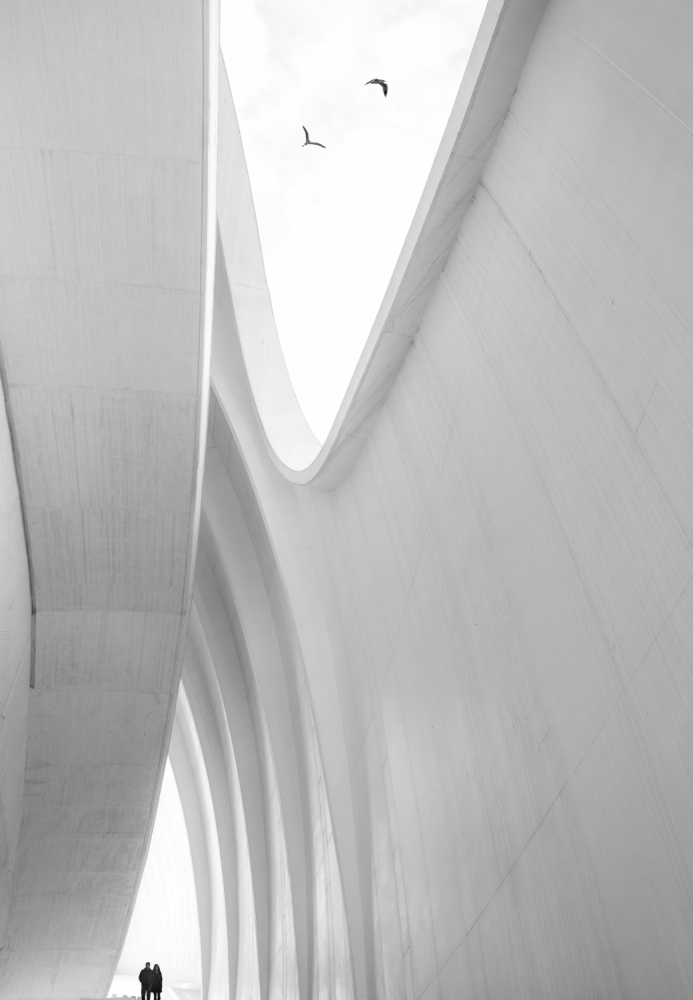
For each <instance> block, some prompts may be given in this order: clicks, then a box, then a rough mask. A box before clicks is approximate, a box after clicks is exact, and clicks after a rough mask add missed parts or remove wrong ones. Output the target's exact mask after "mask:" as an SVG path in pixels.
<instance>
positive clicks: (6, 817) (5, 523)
mask: <svg viewBox="0 0 693 1000" xmlns="http://www.w3.org/2000/svg"><path fill="white" fill-rule="evenodd" d="M3 396H4V393H3ZM30 670H31V588H30V583H29V563H28V560H27V555H26V545H25V538H24V525H23V523H22V508H21V503H20V499H19V489H18V486H17V476H16V473H15V466H14V458H13V454H12V440H11V434H10V427H9V424H8V422H7V414H6V410H5V406H4V401H3V400H0V941H4V939H5V935H6V933H7V921H8V918H9V907H10V896H11V891H12V876H13V873H14V869H15V864H16V861H17V843H18V840H19V824H20V819H21V815H22V794H23V791H24V766H25V762H26V742H27V715H28V707H29V675H30Z"/></svg>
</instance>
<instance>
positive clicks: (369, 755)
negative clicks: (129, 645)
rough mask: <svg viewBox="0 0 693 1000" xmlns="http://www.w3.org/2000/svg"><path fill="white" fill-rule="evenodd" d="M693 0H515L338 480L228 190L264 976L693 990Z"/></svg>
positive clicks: (203, 616) (273, 984)
mask: <svg viewBox="0 0 693 1000" xmlns="http://www.w3.org/2000/svg"><path fill="white" fill-rule="evenodd" d="M692 17H693V15H692V14H691V11H690V9H689V7H688V5H686V4H684V3H682V2H679V0H671V2H668V3H666V4H664V5H659V6H658V8H657V10H656V12H655V11H654V10H653V9H652V8H651V6H650V5H649V4H647V3H645V2H642V3H640V2H638V3H636V4H633V3H628V4H626V3H624V2H621V0H610V2H609V3H606V4H604V3H600V4H597V3H593V2H591V0H552V2H551V3H550V4H549V5H548V8H547V9H546V11H545V12H544V8H543V7H542V5H539V4H531V3H529V4H526V5H525V4H523V3H522V0H510V2H508V3H506V4H502V5H499V6H498V7H496V6H495V5H493V6H492V7H491V9H490V10H489V12H488V15H487V19H486V22H485V29H486V34H484V29H482V36H481V40H480V45H481V46H482V50H481V51H479V52H477V58H476V61H475V62H474V63H473V65H474V66H475V70H476V71H477V72H479V73H480V76H479V78H478V80H475V81H468V82H467V83H466V84H465V87H466V93H467V94H468V99H469V101H470V102H471V103H472V104H474V102H478V101H481V100H482V99H485V98H487V99H488V101H489V105H488V107H489V108H491V107H493V100H492V98H493V96H494V94H495V95H496V96H497V97H498V98H499V101H500V103H497V104H496V105H495V108H496V111H497V112H498V111H499V109H500V112H499V117H494V115H493V114H491V115H490V117H487V118H486V119H485V121H486V124H488V123H489V122H492V121H494V120H495V125H494V126H493V128H492V130H491V132H487V133H485V135H486V137H487V139H488V140H489V141H488V143H487V146H485V147H484V155H483V157H481V158H480V159H481V160H483V162H481V163H480V165H479V164H477V165H476V167H475V169H477V170H478V174H477V177H478V183H477V182H476V181H474V183H473V186H472V190H471V192H470V190H469V183H470V180H469V176H468V175H466V174H465V171H464V170H463V169H460V170H459V171H457V172H456V171H454V170H453V171H452V172H451V173H448V174H447V175H446V174H445V171H444V170H443V176H446V177H447V182H446V183H445V184H443V185H442V186H440V187H439V188H436V192H434V193H433V200H432V202H431V206H430V210H429V211H428V214H427V215H426V219H427V220H431V219H432V218H434V217H435V213H436V208H440V204H441V202H440V199H443V203H448V204H453V205H458V206H459V205H463V210H462V211H461V213H460V216H459V218H453V217H452V216H450V214H449V213H445V212H441V214H440V215H439V217H438V222H437V223H436V225H437V226H438V227H439V228H438V229H436V227H435V226H434V228H433V230H432V231H431V233H430V239H431V240H432V241H433V242H435V241H436V239H440V241H441V244H440V245H441V246H442V247H444V250H441V253H444V259H443V260H439V259H437V260H436V264H435V267H434V268H433V271H432V272H431V278H430V283H429V286H427V288H426V294H425V296H424V299H425V301H424V302H423V305H422V306H421V321H420V323H419V324H418V325H417V330H416V335H415V337H413V341H412V344H411V347H410V349H409V350H408V352H406V357H404V360H403V363H402V364H401V367H400V368H399V370H398V374H397V377H396V378H392V377H391V376H392V373H391V372H389V373H388V374H387V375H386V376H384V377H385V381H386V383H387V386H388V387H389V388H387V391H386V392H385V391H383V393H382V394H380V395H378V392H379V391H380V390H378V392H376V397H377V401H376V402H375V403H373V399H374V397H373V396H372V395H370V394H369V393H368V392H366V393H365V395H364V396H363V397H359V392H360V391H361V390H360V389H359V388H357V390H356V393H355V396H354V402H353V404H352V405H353V406H354V407H355V409H354V410H353V415H354V419H356V420H357V419H358V414H359V413H361V414H362V415H363V414H364V413H366V411H368V413H369V416H368V420H370V421H372V423H371V424H370V428H369V429H368V420H366V421H365V422H364V423H363V424H362V425H361V426H362V428H363V433H362V434H361V440H360V441H359V442H358V444H359V448H360V450H357V449H353V450H352V452H351V458H352V459H353V464H352V465H351V467H350V468H349V467H348V465H347V464H346V463H344V464H340V466H339V469H338V470H337V472H334V470H333V473H331V474H330V476H329V477H325V476H323V475H322V473H321V474H320V476H319V477H318V478H317V479H316V480H315V482H314V484H313V485H307V484H306V485H299V484H297V483H292V482H291V481H290V477H289V478H287V476H285V475H283V473H282V470H281V463H277V461H276V456H273V455H272V454H271V453H270V451H269V450H268V447H267V437H270V439H271V434H270V432H269V430H268V425H267V422H265V427H264V431H263V428H262V426H261V424H260V421H259V420H258V414H257V409H256V401H254V400H253V397H252V393H251V389H250V383H252V382H253V373H252V371H251V372H250V383H249V382H248V381H247V380H246V376H245V368H244V352H245V354H246V355H247V343H248V342H250V341H252V338H253V336H254V335H257V336H258V337H259V338H260V340H261V341H262V340H263V338H264V337H265V334H266V331H267V327H266V325H264V324H265V319H263V312H262V310H261V309H257V310H256V309H255V308H254V307H253V306H252V303H250V300H249V296H248V295H245V294H241V296H240V298H239V297H238V295H239V293H238V289H237V288H236V287H234V286H235V282H234V275H233V268H234V266H235V264H234V254H235V252H236V251H235V249H234V245H233V243H232V242H229V238H228V233H230V232H231V218H232V217H229V218H228V219H227V220H225V219H224V218H223V217H222V216H220V233H221V248H222V254H223V256H221V255H220V258H221V259H222V260H223V265H222V264H220V266H219V268H218V278H217V312H216V319H215V334H214V345H213V364H212V385H213V390H214V398H213V402H212V408H211V414H210V420H211V422H210V450H209V454H208V461H207V474H206V480H205V488H204V496H203V527H202V532H201V553H203V554H204V557H203V556H202V555H201V559H200V563H199V567H200V573H202V572H203V567H204V566H205V565H206V566H207V568H206V569H205V570H204V574H205V576H204V581H205V582H204V588H203V584H202V581H203V577H202V576H200V577H198V581H197V587H198V590H197V591H196V602H197V601H198V595H199V600H200V604H199V607H200V609H201V610H200V613H199V620H200V624H201V627H202V632H203V634H204V636H206V637H207V641H208V642H209V643H210V644H212V643H216V644H217V653H216V654H215V656H213V657H212V660H211V662H212V663H213V666H214V673H215V675H216V677H217V683H218V684H219V686H220V687H221V686H222V684H224V683H230V680H229V679H230V678H232V677H233V678H235V681H234V683H236V684H237V685H238V687H237V691H238V693H239V696H240V700H239V701H237V702H236V705H237V707H238V706H241V705H243V706H244V708H243V710H242V711H241V710H240V708H239V710H238V713H237V715H236V716H235V717H234V715H233V713H231V712H229V711H228V710H227V711H226V719H225V721H224V723H223V726H221V728H219V724H218V723H217V724H216V725H217V729H218V731H219V732H222V731H223V732H224V733H225V734H226V735H225V738H228V739H230V743H231V746H232V747H233V751H234V754H235V756H236V761H237V766H238V774H239V776H240V774H241V769H240V764H239V763H238V762H239V761H240V759H241V755H242V756H243V759H244V761H245V763H244V767H247V768H248V772H247V773H248V776H250V775H252V774H254V775H255V776H256V778H255V779H254V780H253V779H252V778H251V779H250V781H249V782H248V780H247V779H246V782H245V788H246V789H247V790H248V791H247V792H244V791H243V789H244V779H243V777H242V776H240V777H239V785H240V788H241V793H242V795H243V814H242V818H243V820H244V822H245V824H246V830H247V840H248V844H249V845H250V846H249V850H250V870H251V874H252V878H253V889H254V916H255V926H256V929H257V956H258V976H259V989H260V995H261V996H263V997H265V996H267V997H274V996H294V995H301V996H305V997H313V996H357V997H367V996H368V997H376V996H377V997H402V996H405V997H407V998H425V1000H434V998H435V1000H447V998H452V997H456V996H459V995H470V996H484V997H486V998H488V1000H492V998H493V1000H508V998H511V997H532V998H533V1000H535V998H541V997H545V998H546V1000H555V998H556V997H561V998H569V997H574V998H575V1000H578V998H580V1000H581V998H584V997H586V996H595V997H597V996H598V997H605V998H606V997H609V998H612V997H623V998H625V997H628V998H629V1000H630V998H642V1000H649V998H651V997H653V996H664V995H666V996H667V997H674V998H681V1000H683V998H685V997H688V996H689V995H690V992H691V989H692V988H693V959H692V958H691V955H693V949H692V948H691V944H692V937H693V923H692V922H691V916H690V915H691V913H692V912H693V905H692V904H693V878H692V876H691V871H692V870H693V854H692V849H693V848H692V845H693V840H692V839H691V836H690V831H691V829H693V827H692V826H691V823H692V819H691V811H690V801H691V798H692V796H691V792H692V791H693V787H692V784H691V783H692V781H693V774H692V772H691V768H690V766H689V763H688V762H689V761H690V759H691V757H692V754H693V745H692V743H691V736H690V733H691V717H692V714H693V688H691V685H690V684H689V674H690V658H691V652H692V651H693V605H692V604H691V598H692V595H693V590H692V589H691V587H692V586H693V545H692V543H693V522H692V521H691V515H690V509H691V499H692V498H693V432H692V431H691V413H690V406H691V399H693V394H691V391H690V390H691V385H692V384H693V350H692V348H691V344H692V342H691V338H690V330H691V329H692V328H693V298H692V296H691V291H690V287H691V286H690V282H689V279H688V271H689V264H690V247H689V235H690V232H691V231H692V228H693V208H692V206H693V198H691V196H690V195H691V181H690V178H691V176H693V139H692V138H691V136H692V134H693V132H692V130H691V126H692V125H693V121H691V120H689V119H690V108H691V107H693V101H692V100H691V98H692V97H693V74H692V73H691V70H690V61H689V59H688V53H687V47H686V39H687V38H688V37H690V32H691V29H693V22H692ZM509 26H512V31H510V30H509ZM504 31H507V32H508V34H507V35H504ZM535 32H536V37H535ZM513 42H514V43H515V46H516V47H515V49H514V51H515V55H516V56H517V53H518V52H521V53H522V59H521V60H520V61H519V64H517V63H516V64H515V65H514V66H513V67H512V72H514V73H515V78H514V82H513V80H512V79H510V78H509V77H508V75H507V74H508V73H510V72H511V67H510V65H509V63H508V60H507V59H506V58H500V57H499V52H501V51H504V52H505V54H506V55H507V53H508V51H513ZM503 44H505V45H507V46H509V48H508V49H505V50H504V49H503V48H502V45H503ZM508 88H509V93H510V95H511V96H512V100H511V101H510V104H509V107H507V105H506V108H507V113H506V111H505V110H503V109H502V101H501V100H500V98H501V96H502V95H504V94H508ZM513 91H514V93H513ZM503 99H505V98H503ZM470 122H472V124H471V125H470ZM460 127H461V129H462V132H461V135H460V137H459V141H457V140H454V141H451V143H450V148H451V149H452V150H457V151H459V149H460V147H464V144H465V142H469V143H472V142H473V137H472V136H470V135H469V134H468V130H469V128H471V127H476V126H475V124H474V119H473V118H470V116H469V115H464V114H463V115H461V117H460ZM484 127H486V126H484ZM223 129H224V122H223V121H222V132H223ZM465 130H467V133H466V132H465ZM236 155H238V154H236ZM451 155H454V153H451ZM461 166H462V164H460V167H461ZM437 199H438V200H437ZM230 204H232V198H231V196H230V195H228V194H226V195H223V196H222V199H221V201H220V212H221V213H223V211H224V206H228V205H230ZM245 211H246V213H250V208H249V207H248V206H247V205H246V209H245ZM243 218H245V219H246V222H247V219H249V218H251V215H250V214H246V215H244V216H243ZM446 224H447V225H448V226H454V231H453V232H452V233H450V232H447V233H446V235H445V238H443V234H442V231H440V227H442V229H445V226H446ZM225 226H226V227H227V235H225ZM244 231H247V226H246V229H245V230H244ZM421 231H422V232H423V231H425V224H424V228H423V230H421ZM423 243H424V244H425V243H426V240H425V239H424V240H423ZM244 246H245V249H246V252H247V253H248V254H249V255H251V254H252V253H253V252H254V251H253V249H252V248H253V243H252V240H250V241H248V242H246V243H245V244H244ZM421 252H422V253H424V254H425V250H421ZM412 253H413V256H412V260H413V261H414V264H413V265H412V266H413V267H414V269H415V270H416V260H417V259H420V260H423V259H425V257H424V258H420V257H419V258H417V253H419V251H418V250H417V249H416V247H415V248H414V250H413V251H412ZM246 266H247V267H248V268H249V269H251V270H252V268H257V267H258V266H259V264H258V261H257V260H255V261H253V260H250V261H249V262H246ZM258 273H259V272H258ZM402 280H403V282H404V284H406V281H407V279H406V275H405V277H404V278H403V279H402ZM396 294H397V290H395V295H396ZM417 301H419V299H418V298H417ZM265 318H266V317H265ZM241 345H242V346H241ZM398 361H402V359H401V357H399V355H398ZM364 364H366V362H365V361H364ZM265 403H266V404H267V405H270V406H271V395H270V396H268V397H266V398H265ZM380 404H382V405H380ZM262 405H263V404H262V401H261V400H257V406H258V407H260V408H261V407H262ZM369 407H370V410H369ZM378 407H379V408H378ZM270 417H271V418H272V419H275V420H276V421H278V422H279V421H280V420H281V413H280V411H279V410H277V411H276V412H275V413H274V414H273V415H272V414H270ZM263 419H264V417H263ZM292 419H293V418H292ZM345 419H348V418H345ZM335 433H337V434H338V433H340V432H339V431H336V432H335ZM326 461H327V462H329V459H327V460H326ZM293 478H294V479H295V478H296V477H295V476H294V477H293ZM299 478H300V477H299ZM320 484H322V485H325V484H328V485H329V486H330V487H331V489H330V490H329V491H325V490H323V489H320V488H319V485H320ZM203 589H204V596H203ZM212 606H215V607H216V611H215V612H214V613H213V614H212V613H210V612H209V611H207V610H202V609H203V608H204V609H207V608H211V607H212ZM219 628H221V629H222V631H223V632H224V635H226V639H221V638H220V635H221V633H219V631H218V629H219ZM231 649H233V650H235V652H234V657H235V659H233V663H231V662H230V661H229V662H227V663H224V662H223V661H224V657H225V656H228V655H229V654H228V651H229V650H231ZM225 651H226V652H225ZM195 669H197V668H195ZM248 719H250V725H249V723H248ZM268 758H271V759H272V760H273V763H274V770H272V769H271V768H268V767H267V761H268ZM251 789H252V792H251ZM323 794H324V798H323ZM258 799H259V804H258ZM273 802H274V803H276V804H277V806H278V808H277V810H274V808H273V805H272V803H273ZM235 815H236V818H237V819H238V817H239V815H241V814H239V812H238V810H236V813H235ZM251 829H252V831H253V832H252V834H251ZM310 831H312V835H310ZM278 834H279V836H281V838H282V839H283V844H284V847H285V857H286V873H287V877H288V881H289V884H290V887H291V897H290V899H289V900H287V897H286V895H285V892H286V884H287V883H286V881H284V880H283V878H284V877H283V874H282V872H283V862H282V861H281V857H280V856H279V855H277V854H276V852H275V848H273V847H272V843H271V841H272V838H273V837H276V836H277V835H278ZM236 841H238V838H236ZM253 848H255V855H254V856H253ZM332 851H333V853H332ZM234 852H236V856H237V848H236V847H234ZM277 858H279V861H277ZM331 859H332V860H331ZM239 898H242V897H239ZM287 912H288V919H287ZM247 919H248V911H247V910H244V911H240V915H239V920H238V927H239V928H240V927H242V926H245V924H246V923H247ZM229 926H230V925H229ZM280 928H281V931H280V930H279V929H280ZM287 931H288V935H287ZM244 933H245V932H244ZM251 938H252V935H251ZM241 940H243V941H245V942H246V944H240V943H239V942H241ZM248 940H249V938H248V936H247V933H245V937H243V938H242V937H241V933H240V931H239V932H238V936H237V937H236V939H234V938H233V936H232V937H231V938H230V940H229V947H230V950H231V952H233V951H236V953H238V950H239V948H241V949H242V948H246V947H247V942H248ZM280 940H281V941H282V942H284V943H288V946H289V947H288V950H287V948H286V947H285V946H282V945H280V944H279V941H280ZM294 949H295V955H296V968H297V978H296V979H295V980H294V978H293V972H292V965H291V962H287V961H286V956H287V955H288V954H290V953H293V950H294ZM231 995H234V990H233V980H232V990H231ZM235 995H237V996H241V995H242V989H241V985H240V980H237V981H236V994H235Z"/></svg>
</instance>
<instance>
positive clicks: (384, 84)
mask: <svg viewBox="0 0 693 1000" xmlns="http://www.w3.org/2000/svg"><path fill="white" fill-rule="evenodd" d="M369 83H379V84H380V86H381V87H382V88H383V97H387V83H386V82H385V80H379V79H378V77H377V76H375V77H373V79H372V80H367V81H366V83H365V84H364V86H365V87H367V86H368V84H369Z"/></svg>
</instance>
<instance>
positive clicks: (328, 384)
mask: <svg viewBox="0 0 693 1000" xmlns="http://www.w3.org/2000/svg"><path fill="white" fill-rule="evenodd" d="M485 6H486V0H293V2H291V0H221V12H222V13H221V32H222V34H221V45H222V51H223V53H224V58H225V61H226V65H227V69H228V73H229V80H230V83H231V89H232V91H233V95H234V101H235V104H236V110H237V113H238V117H239V121H240V127H241V134H242V136H243V144H244V148H245V153H246V158H247V161H248V169H249V173H250V180H251V184H252V189H253V196H254V200H255V209H256V212H257V216H258V225H259V229H260V239H261V241H262V247H263V255H264V259H265V268H266V271H267V278H268V284H269V288H270V294H271V296H272V302H273V306H274V314H275V318H276V321H277V328H278V332H279V337H280V340H281V342H282V347H283V350H284V354H285V357H286V361H287V366H288V368H289V374H290V376H291V378H292V381H293V383H294V387H295V389H296V393H297V395H298V398H299V401H300V403H301V405H302V407H303V410H304V412H305V415H306V417H307V419H308V421H309V423H310V424H311V426H312V427H313V430H314V431H315V433H316V434H317V435H318V437H319V438H320V439H321V440H322V439H324V438H325V436H326V435H327V432H328V430H329V428H330V425H331V423H332V420H333V418H334V415H335V413H336V411H337V409H338V407H339V403H340V401H341V399H342V396H343V394H344V391H345V389H346V387H347V384H348V382H349V379H350V377H351V374H352V372H353V369H354V366H355V364H356V361H357V359H358V356H359V354H360V352H361V349H362V347H363V344H364V342H365V340H366V338H367V336H368V334H369V333H370V329H371V326H372V324H373V321H374V319H375V315H376V313H377V311H378V307H379V305H380V303H381V301H382V298H383V296H384V294H385V289H386V287H387V284H388V281H389V279H390V276H391V274H392V271H393V268H394V266H395V263H396V261H397V257H398V255H399V252H400V250H401V248H402V244H403V242H404V238H405V236H406V234H407V231H408V229H409V225H410V223H411V219H412V216H413V214H414V211H415V209H416V206H417V204H418V202H419V198H420V197H421V194H422V192H423V188H424V184H425V182H426V178H427V177H428V173H429V170H430V167H431V164H432V162H433V158H434V156H435V153H436V150H437V148H438V145H439V143H440V140H441V138H442V134H443V129H444V127H445V124H446V122H447V120H448V117H449V115H450V111H451V108H452V104H453V101H454V99H455V96H456V94H457V90H458V88H459V85H460V82H461V80H462V75H463V72H464V68H465V66H466V64H467V60H468V58H469V53H470V51H471V47H472V45H473V42H474V38H475V37H476V33H477V30H478V26H479V23H480V21H481V17H482V14H483V11H484V8H485ZM372 77H380V78H383V79H385V80H387V82H388V84H389V88H390V89H389V93H388V96H387V98H384V97H383V93H382V90H381V88H380V87H378V86H375V85H374V86H368V87H367V86H365V82H366V80H370V79H371V78H372ZM302 125H305V126H306V128H307V129H308V131H309V132H310V137H311V139H314V140H316V141H318V142H322V143H324V144H325V146H327V149H320V148H318V147H316V146H306V147H305V148H302V143H303V141H304V136H303V131H302V129H301V126H302Z"/></svg>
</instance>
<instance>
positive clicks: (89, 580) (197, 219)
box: [0, 0, 218, 1000]
mask: <svg viewBox="0 0 693 1000" xmlns="http://www.w3.org/2000/svg"><path fill="white" fill-rule="evenodd" d="M0 37H1V38H2V40H3V45H4V54H3V58H2V60H0V114H1V115H2V120H3V125H4V139H3V148H2V149H0V180H1V181H2V184H1V185H0V190H1V191H2V194H1V195H0V200H1V201H2V209H3V225H4V231H3V241H2V245H1V246H0V348H1V350H0V361H1V362H2V370H3V386H4V389H5V392H6V396H7V404H8V415H9V420H10V425H11V428H12V435H13V445H14V459H15V464H16V467H17V471H18V479H19V485H20V492H21V500H22V509H23V515H24V521H25V525H26V534H27V547H28V552H29V559H30V565H31V582H32V600H33V617H34V629H33V631H34V642H33V657H32V670H31V687H32V690H31V691H30V697H29V717H28V737H27V758H26V774H25V783H24V795H23V803H22V820H21V830H20V835H19V843H18V849H17V861H16V865H15V867H14V873H13V884H12V898H11V902H10V908H9V921H8V928H7V934H6V936H5V939H4V940H3V941H2V942H1V944H2V949H1V951H0V981H1V982H2V995H3V997H4V998H5V1000H15V998H17V1000H18V998H20V997H21V998H22V1000H30V998H41V1000H49V998H52V1000H62V998H67V997H74V996H75V995H79V996H84V995H92V996H96V995H99V994H101V995H103V993H104V992H105V991H106V990H107V988H108V986H109V984H110V982H111V979H112V976H113V972H114V969H115V966H116V962H117V958H118V954H119V951H120V949H121V947H122V943H123V940H124V937H125V933H126V930H127V926H128V922H129V918H130V913H131V911H132V907H133V905H134V900H135V895H136V889H137V885H138V883H139V879H140V877H141V874H142V870H143V866H144V861H145V858H146V853H147V845H148V842H149V838H150V836H151V831H152V827H153V821H154V815H155V811H156V801H157V797H158V792H159V788H160V784H161V780H162V777H163V768H164V763H165V760H166V754H167V752H168V743H169V738H170V733H171V728H172V725H173V718H174V712H175V706H176V697H177V692H178V682H179V678H180V673H181V669H182V664H183V654H184V648H185V637H186V632H187V620H188V615H189V610H190V606H191V602H192V585H193V575H194V563H195V555H196V551H197V534H198V522H199V511H200V503H201V481H202V469H203V464H204V455H205V446H204V443H205V435H206V426H207V405H208V391H209V390H208V386H209V363H210V339H211V311H212V299H213V286H212V282H213V276H214V259H215V249H216V225H215V207H216V198H215V180H216V165H217V155H216V123H217V95H218V86H217V75H218V4H217V3H216V0H206V2H205V3H203V4H200V3H199V2H197V0H180V2H178V3H176V4H174V5H172V4H158V3H156V4H146V5H142V4H140V3H138V2H132V0H131V2H128V0H126V2H122V0H103V2H101V3H99V4H98V5H96V6H95V5H93V4H91V3H84V2H82V0H65V2H63V3H60V4H49V5H46V4H45V3H40V2H33V0H28V2H27V3H23V4H21V5H10V6H5V7H4V8H3V11H2V13H1V14H0Z"/></svg>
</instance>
